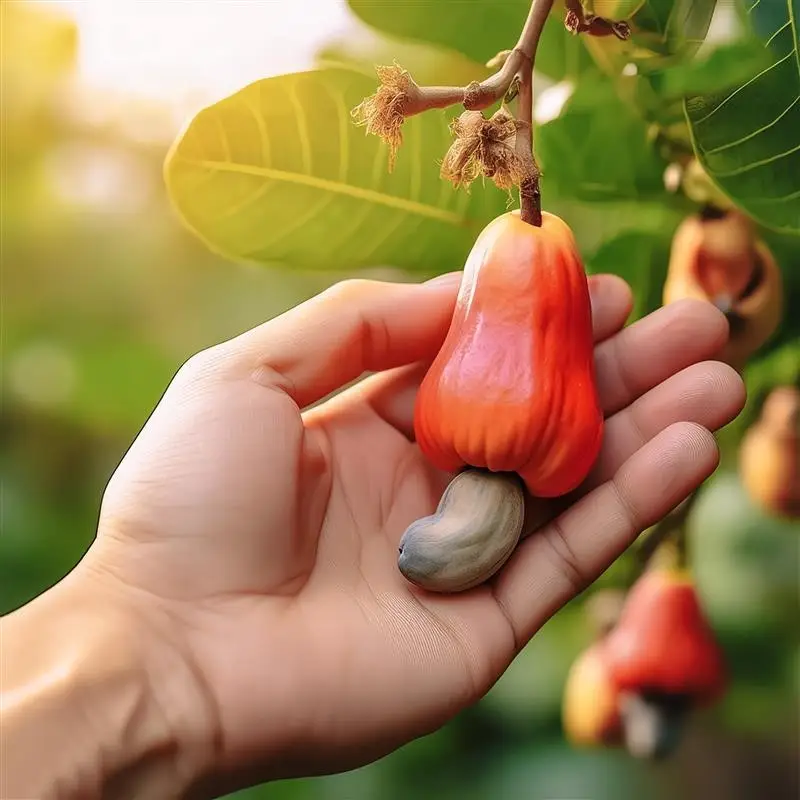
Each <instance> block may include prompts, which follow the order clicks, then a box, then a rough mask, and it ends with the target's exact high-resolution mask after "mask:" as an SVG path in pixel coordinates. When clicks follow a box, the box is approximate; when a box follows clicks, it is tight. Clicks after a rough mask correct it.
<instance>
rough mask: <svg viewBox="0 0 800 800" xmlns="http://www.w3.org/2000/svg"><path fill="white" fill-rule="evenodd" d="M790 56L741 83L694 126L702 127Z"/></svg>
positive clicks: (788, 54)
mask: <svg viewBox="0 0 800 800" xmlns="http://www.w3.org/2000/svg"><path fill="white" fill-rule="evenodd" d="M792 55H793V53H787V54H786V55H785V56H783V57H782V58H779V59H778V60H777V61H775V62H774V63H772V64H770V65H769V66H768V67H767V68H766V69H763V70H761V72H759V73H758V75H754V76H753V77H752V78H750V79H749V80H748V81H746V82H745V83H743V84H742V85H741V86H739V87H738V88H736V89H734V90H733V91H732V92H731V93H730V94H729V95H728V96H727V97H726V98H725V99H724V100H723V101H722V102H721V103H719V105H717V106H715V107H714V108H713V109H712V110H711V111H709V113H708V114H706V115H705V116H704V117H701V118H700V119H698V120H695V122H694V124H695V125H702V124H703V123H704V122H706V121H708V120H709V119H711V117H712V116H714V114H716V113H717V111H719V110H720V109H721V108H722V107H723V106H724V105H725V104H726V103H727V102H728V101H729V100H731V98H733V97H735V96H736V95H737V94H739V92H741V91H743V90H744V89H746V88H747V87H748V86H751V85H752V84H754V83H755V82H756V81H757V80H759V78H762V77H763V76H764V75H766V74H767V73H768V72H769V71H770V70H772V69H775V67H777V66H779V65H780V64H782V63H783V62H784V61H786V60H787V59H788V58H791V57H792Z"/></svg>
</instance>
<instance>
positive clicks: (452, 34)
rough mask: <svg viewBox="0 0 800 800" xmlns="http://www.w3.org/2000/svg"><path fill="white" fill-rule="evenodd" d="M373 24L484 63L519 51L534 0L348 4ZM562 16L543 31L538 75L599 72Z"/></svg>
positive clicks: (363, 0) (354, 0)
mask: <svg viewBox="0 0 800 800" xmlns="http://www.w3.org/2000/svg"><path fill="white" fill-rule="evenodd" d="M348 5H349V6H350V8H351V9H352V10H353V11H354V12H355V13H356V14H357V15H358V16H359V17H360V18H361V19H362V20H363V21H364V22H366V23H367V24H369V25H371V26H373V27H375V28H377V29H378V30H381V31H384V32H385V33H389V34H392V35H394V36H400V37H403V38H408V39H411V40H416V41H423V42H429V43H431V44H437V45H442V46H444V47H447V48H450V49H452V50H455V51H457V52H460V53H464V54H465V55H466V56H468V57H469V58H471V59H473V60H475V61H477V62H479V63H481V64H483V63H485V62H486V61H488V60H489V59H490V58H491V57H492V56H494V55H495V53H499V52H500V51H501V50H507V49H508V48H510V47H513V46H514V44H515V43H516V41H517V37H518V36H519V33H520V31H521V30H522V23H523V22H524V21H525V16H526V15H527V13H528V9H529V8H530V3H529V2H528V0H506V1H505V2H502V3H497V2H494V1H493V0H469V2H455V3H450V2H442V0H415V2H413V3H397V2H393V0H348ZM562 19H563V12H562V13H561V15H557V14H556V13H554V14H553V15H552V16H551V17H550V19H548V21H547V24H546V25H545V28H544V31H543V32H542V40H541V44H540V50H539V52H540V53H541V55H540V56H537V59H536V69H537V72H539V73H541V74H542V75H546V76H547V77H548V78H551V79H553V80H561V79H562V78H564V77H577V76H579V75H582V74H583V73H585V72H592V71H595V70H596V68H595V66H594V64H593V62H592V59H591V58H590V57H589V55H588V53H587V52H586V50H585V48H584V47H583V43H582V40H581V39H580V38H578V37H570V36H567V35H565V33H564V26H563V25H562V24H561V20H562Z"/></svg>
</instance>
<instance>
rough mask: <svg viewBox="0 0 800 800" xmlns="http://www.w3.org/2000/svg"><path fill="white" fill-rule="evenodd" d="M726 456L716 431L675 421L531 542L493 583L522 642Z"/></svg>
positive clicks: (505, 613) (518, 642)
mask: <svg viewBox="0 0 800 800" xmlns="http://www.w3.org/2000/svg"><path fill="white" fill-rule="evenodd" d="M718 463H719V452H718V450H717V445H716V442H715V440H714V436H713V434H712V433H711V432H710V431H708V430H707V429H706V428H704V427H702V426H701V425H696V424H694V423H690V422H679V423H676V424H674V425H670V426H669V427H668V428H666V429H665V430H663V431H661V432H660V433H659V434H658V435H657V436H655V437H654V438H653V439H651V440H650V441H649V442H647V444H645V445H644V446H643V447H641V448H639V449H638V450H636V452H634V453H633V455H632V456H631V457H630V458H629V459H627V461H625V463H624V464H623V465H622V466H621V467H620V468H619V469H618V470H617V471H616V472H615V474H614V476H613V478H611V479H610V480H608V481H606V482H605V483H603V484H601V485H600V486H598V487H597V488H596V489H594V490H593V491H592V492H590V493H589V494H587V495H586V496H585V497H583V498H581V499H580V500H579V501H578V502H577V503H575V505H573V506H571V507H570V508H569V509H568V510H567V511H565V512H564V513H563V514H561V515H560V516H559V517H557V518H556V519H555V520H553V522H551V523H550V524H549V525H547V526H546V527H545V528H543V529H542V530H540V531H539V532H538V533H536V535H534V536H531V537H529V538H528V539H527V540H526V541H524V542H523V543H522V544H521V545H520V546H519V547H518V548H517V550H516V552H515V553H514V555H513V556H512V557H511V559H510V560H509V562H508V563H507V564H506V566H505V567H504V568H503V570H502V571H501V572H500V574H499V575H498V577H497V578H496V579H495V581H494V584H493V591H494V596H495V599H496V601H497V603H498V605H499V606H500V608H501V610H502V611H503V613H504V615H505V617H506V619H507V620H508V622H509V624H510V625H511V627H512V629H513V631H514V636H515V640H516V644H517V646H518V647H522V646H524V644H525V643H526V642H527V641H528V640H529V639H530V638H531V637H532V636H533V635H534V633H535V632H536V631H537V630H538V629H539V627H540V626H541V625H542V624H543V623H544V622H545V621H546V620H547V619H548V618H549V617H551V616H552V615H553V614H554V613H555V612H556V611H557V610H558V609H559V608H561V607H562V606H563V605H564V604H565V603H566V602H568V601H569V600H570V599H572V598H573V597H575V596H576V595H577V594H578V593H579V592H580V591H582V590H583V589H584V588H585V587H586V586H588V585H589V584H590V583H591V582H592V581H593V580H595V579H596V578H597V577H599V575H600V574H602V573H603V572H604V571H605V570H606V569H608V567H610V566H611V564H612V563H613V561H614V560H615V559H616V558H618V557H619V556H620V555H621V554H622V553H623V551H624V550H625V549H626V548H627V547H628V546H629V545H630V544H631V543H632V542H633V541H634V540H635V538H636V537H637V536H638V535H639V534H640V533H641V532H642V531H644V530H646V529H647V528H649V527H650V526H651V525H653V524H655V522H657V521H658V520H659V519H661V518H662V517H664V516H665V515H666V514H668V513H669V512H670V511H671V510H672V509H673V508H675V506H677V505H678V504H679V503H681V502H682V501H683V500H685V499H686V498H687V497H688V496H689V495H690V494H691V493H692V492H693V491H694V490H695V489H696V488H697V487H698V486H700V485H701V484H702V483H703V481H704V480H706V478H708V477H709V475H711V474H712V473H713V472H714V470H715V469H716V467H717V465H718Z"/></svg>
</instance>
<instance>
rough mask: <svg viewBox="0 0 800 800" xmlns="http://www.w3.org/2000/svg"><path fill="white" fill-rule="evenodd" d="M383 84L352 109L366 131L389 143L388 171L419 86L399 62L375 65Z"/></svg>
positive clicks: (353, 114)
mask: <svg viewBox="0 0 800 800" xmlns="http://www.w3.org/2000/svg"><path fill="white" fill-rule="evenodd" d="M375 69H376V72H377V73H378V79H379V80H380V86H379V87H378V90H377V91H376V92H375V94H373V95H370V96H369V97H367V98H366V99H364V100H362V101H361V102H360V103H359V104H358V105H357V106H356V107H355V108H354V109H353V110H352V112H351V114H352V117H353V119H354V120H355V122H356V124H357V125H363V126H365V127H366V129H367V134H375V135H376V136H379V137H380V138H381V139H383V140H384V141H385V142H386V144H387V145H388V146H389V170H390V171H391V170H392V169H393V168H394V162H395V157H396V156H397V150H398V148H399V147H400V145H401V144H402V142H403V131H402V128H403V121H404V119H405V117H406V113H405V112H406V107H407V105H408V101H409V99H410V98H411V97H414V96H415V95H417V94H418V93H419V87H418V86H417V84H416V82H415V81H414V79H413V78H412V77H411V75H410V74H409V72H408V70H406V69H404V68H403V67H401V66H400V65H399V64H393V65H391V66H378V67H376V68H375Z"/></svg>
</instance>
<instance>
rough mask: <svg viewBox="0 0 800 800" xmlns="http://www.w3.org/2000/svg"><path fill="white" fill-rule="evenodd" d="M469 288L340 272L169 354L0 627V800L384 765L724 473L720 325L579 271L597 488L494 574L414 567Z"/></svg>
mask: <svg viewBox="0 0 800 800" xmlns="http://www.w3.org/2000/svg"><path fill="white" fill-rule="evenodd" d="M459 280H460V273H453V274H451V275H447V276H442V277H440V278H438V279H435V280H434V281H430V282H428V283H425V284H391V283H383V282H377V281H365V280H353V281H345V282H343V283H340V284H337V285H336V286H334V287H332V288H331V289H329V290H327V291H325V292H323V293H321V294H320V295H317V296H316V297H314V298H312V299H311V300H309V301H307V302H305V303H303V304H301V305H299V306H297V307H295V308H293V309H291V310H290V311H288V312H286V313H285V314H283V315H281V316H279V317H276V318H275V319H273V320H271V321H269V322H266V323H264V324H263V325H261V326H259V327H257V328H254V329H253V330H250V331H248V332H246V333H243V334H241V335H240V336H237V337H236V338H234V339H231V340H230V341H227V342H224V343H222V344H219V345H216V346H213V347H211V348H210V349H208V350H205V351H203V352H201V353H199V354H198V355H196V356H194V357H192V358H191V359H190V360H189V361H188V362H187V363H186V364H185V365H184V366H183V367H182V368H181V369H180V370H179V371H178V373H177V375H176V376H175V378H174V380H173V381H172V383H171V384H170V386H169V387H168V389H167V391H166V392H165V394H164V396H163V397H162V399H161V401H160V402H159V404H158V406H157V407H156V409H155V410H154V412H153V413H152V415H151V416H150V418H149V419H148V420H147V422H146V424H145V425H144V427H143V429H142V430H141V432H140V434H139V436H138V437H137V438H136V440H135V441H134V443H133V444H132V446H131V447H130V449H129V451H128V452H127V453H126V454H125V456H124V458H123V460H122V462H121V463H120V465H119V467H118V469H117V470H116V471H115V473H114V475H113V477H112V478H111V480H110V482H109V484H108V486H107V488H106V491H105V494H104V496H103V500H102V507H101V512H100V518H99V524H98V532H97V536H96V538H95V540H94V542H93V543H92V545H91V547H90V548H89V550H88V552H87V554H86V555H85V557H84V558H83V559H82V560H81V562H80V563H79V564H78V565H77V566H76V567H75V569H74V570H73V571H72V572H71V573H70V574H69V575H68V576H66V578H65V579H64V580H63V581H62V582H61V583H59V584H57V585H56V586H55V587H53V588H51V589H50V590H48V591H47V592H45V593H44V594H43V595H41V596H40V597H39V598H37V599H36V600H34V601H32V602H31V603H30V604H28V605H27V606H24V607H23V608H22V609H20V610H18V611H16V612H14V613H12V614H10V615H9V616H7V617H6V618H5V619H4V620H3V621H2V625H3V629H2V635H3V637H4V642H5V645H4V656H3V658H4V700H3V706H4V716H5V720H4V727H5V728H6V731H5V734H4V738H5V745H4V747H6V748H7V750H6V759H5V766H4V767H3V776H4V777H3V780H4V782H5V783H4V789H5V790H6V791H7V792H8V795H3V796H20V795H25V790H30V791H28V795H25V796H37V797H72V796H79V795H80V796H81V797H84V796H94V793H96V794H97V796H100V795H101V794H102V796H104V797H118V796H119V797H122V796H126V797H127V796H148V797H156V796H163V797H177V796H184V797H209V796H214V795H218V794H222V793H224V792H228V791H232V790H234V789H236V788H239V787H242V786H246V785H250V784H254V783H256V782H260V781H265V780H274V779H279V778H285V777H291V776H300V775H304V776H309V775H316V774H322V773H327V772H336V771H342V770H347V769H350V768H354V767H357V766H359V765H363V764H365V763H368V762H370V761H372V760H375V759H377V758H379V757H381V756H383V755H385V754H387V753H389V752H391V751H392V750H394V749H396V748H398V747H400V746H401V745H403V744H404V743H406V742H408V741H410V740H411V739H413V738H415V737H419V736H422V735H424V734H427V733H429V732H432V731H434V730H436V729H437V728H439V727H440V726H442V725H443V724H444V723H445V722H447V721H448V720H449V719H451V718H452V717H453V716H454V715H455V714H456V713H457V712H459V711H460V710H461V709H463V708H465V707H466V706H468V705H469V704H472V703H474V702H476V701H477V700H478V699H479V698H480V697H482V696H483V695H484V694H485V693H486V692H487V691H488V689H489V688H491V686H492V685H493V684H494V683H495V682H496V681H497V679H498V678H499V677H500V676H501V674H502V673H503V671H504V670H505V669H506V668H507V667H508V665H509V664H510V662H511V661H512V660H513V659H514V657H515V656H516V655H517V654H518V653H519V652H520V650H521V649H522V648H523V647H524V646H525V645H526V643H527V642H528V641H529V640H530V638H531V637H532V636H533V635H534V634H535V633H536V631H537V630H538V629H539V628H540V626H541V625H542V624H543V623H544V622H545V621H547V620H548V619H549V618H550V617H551V616H552V615H553V614H554V613H555V612H556V611H557V610H558V609H559V608H561V607H562V606H563V605H564V604H565V603H566V602H567V601H569V600H570V599H571V598H572V597H574V596H575V595H576V594H577V593H579V592H580V591H581V590H583V589H584V588H585V587H586V586H587V585H588V584H589V583H591V581H593V580H594V579H595V578H596V577H598V576H599V575H600V574H601V573H602V572H603V571H604V570H605V569H606V568H607V567H608V566H609V565H610V564H611V563H612V561H613V560H614V559H615V558H616V557H617V556H619V555H620V554H621V553H622V552H623V551H624V550H625V548H627V547H628V546H629V545H630V544H631V543H632V542H633V540H634V539H635V537H636V536H637V535H638V534H639V533H640V532H642V531H643V530H644V529H646V528H647V527H649V526H650V525H651V524H653V523H654V522H656V521H657V520H658V519H659V518H661V517H662V516H664V515H665V514H666V513H667V512H668V511H669V510H670V509H671V508H673V507H674V506H675V505H676V504H678V503H679V502H680V501H682V500H683V499H684V498H685V497H687V496H688V495H689V493H690V492H691V491H692V490H693V489H695V488H696V487H697V486H698V485H699V484H700V483H701V482H702V481H703V480H704V479H705V478H706V477H708V476H709V475H710V474H711V473H712V472H713V471H714V469H715V468H716V466H717V463H718V454H717V448H716V445H715V441H714V437H713V435H712V433H711V432H710V431H713V430H715V429H717V428H719V427H721V426H723V425H725V424H727V423H728V422H729V421H731V420H732V419H733V418H734V417H735V416H736V415H737V414H738V413H739V411H740V410H741V408H742V406H743V404H744V388H743V385H742V382H741V379H740V378H739V376H738V375H737V374H736V372H735V371H734V370H733V369H731V368H730V367H728V366H726V365H724V364H722V363H719V362H717V361H714V360H712V359H714V357H715V354H716V353H718V352H719V350H720V349H721V347H722V346H723V345H724V343H725V342H726V339H727V334H728V329H727V324H726V322H725V318H724V316H723V315H722V314H721V313H720V312H719V311H717V310H716V309H715V308H714V307H713V306H712V305H711V304H709V303H703V302H701V301H695V300H686V301H680V302H677V303H674V304H671V305H669V306H667V307H665V308H662V309H659V310H658V311H656V312H654V313H653V314H651V315H649V316H647V317H645V318H643V319H641V320H639V321H637V322H635V323H634V324H632V325H630V326H627V327H623V326H624V325H625V321H626V319H627V317H628V315H629V313H630V311H631V307H632V297H631V293H630V290H629V288H628V287H627V285H626V284H625V283H624V282H622V281H621V280H620V279H618V278H615V277H612V276H592V277H591V278H590V289H591V295H592V307H593V318H594V334H595V339H596V350H595V354H596V365H597V381H598V386H599V391H600V396H601V399H602V403H603V406H604V409H605V413H606V420H607V421H606V431H605V436H604V444H603V448H602V452H601V455H600V458H599V460H598V462H597V464H596V466H595V468H594V469H593V471H592V473H591V474H590V476H589V478H588V479H587V481H586V482H585V484H584V485H583V486H582V487H581V488H580V489H579V490H578V491H576V492H575V493H573V495H571V496H570V497H568V498H562V499H560V500H559V501H558V502H557V503H556V504H552V503H551V504H550V505H549V506H547V507H545V506H544V505H543V504H540V505H542V513H543V514H544V515H545V516H549V517H552V521H550V522H549V523H548V524H546V525H545V526H544V527H543V528H542V529H540V530H539V531H537V532H536V533H534V534H533V535H531V536H530V537H528V538H527V539H526V540H525V541H524V542H522V544H521V545H520V546H519V548H518V549H517V551H516V552H515V554H514V555H513V556H512V558H511V560H510V561H509V563H508V564H507V565H506V566H505V568H504V569H503V570H502V571H501V572H500V573H499V574H498V575H497V576H495V578H494V579H493V580H492V581H491V582H490V583H488V584H486V585H484V586H481V587H478V588H476V589H474V590H471V591H469V592H466V593H463V594H459V595H450V596H448V595H440V594H428V593H425V592H424V591H422V590H418V589H417V588H416V587H414V586H412V585H410V584H409V583H407V582H406V581H405V580H404V578H403V577H402V575H401V574H400V573H399V571H398V569H397V543H398V540H399V538H400V536H401V534H402V533H403V531H404V529H405V528H406V526H407V525H409V524H410V523H411V522H412V521H413V520H414V519H416V518H419V517H422V516H425V515H427V514H430V513H432V512H433V510H434V509H435V506H436V504H437V502H438V499H439V497H440V495H441V492H442V491H443V489H444V487H445V486H446V484H447V483H448V481H449V480H450V478H451V477H452V475H447V474H442V473H439V472H437V471H436V470H434V469H433V468H431V467H430V466H429V465H428V464H427V463H426V461H425V460H424V458H423V457H422V456H421V454H420V452H419V450H418V448H417V447H416V445H415V444H414V442H413V422H412V420H413V405H414V398H415V393H416V391H417V388H418V386H419V381H420V380H421V377H422V375H423V374H424V370H425V368H426V366H427V365H428V364H429V363H430V361H431V360H432V359H433V357H434V356H435V354H436V352H437V350H438V348H439V347H440V346H441V344H442V341H443V340H444V336H445V334H446V332H447V328H448V325H449V321H450V317H451V315H452V311H453V307H454V302H455V297H456V293H457V290H458V284H459ZM364 373H372V374H370V375H369V376H367V377H366V378H364V379H363V380H361V381H359V382H357V383H355V384H353V385H350V386H348V387H347V388H345V389H344V390H343V391H341V392H339V393H338V394H336V395H334V396H333V397H329V395H330V394H331V393H333V392H334V391H336V390H338V389H340V388H341V387H343V386H346V385H347V384H348V383H351V382H352V381H354V380H355V379H356V378H358V377H359V376H362V375H363V374H364ZM59 723H63V724H59ZM66 731H69V732H68V733H67V732H66ZM55 751H57V752H58V758H53V757H51V756H48V755H47V753H48V752H50V753H52V752H55ZM32 752H36V753H37V754H38V755H37V758H34V759H33V760H32V761H31V762H30V763H31V764H33V765H34V766H35V767H36V769H35V770H34V772H31V771H30V769H31V768H30V766H29V767H27V768H26V763H27V761H26V759H28V760H30V759H29V757H30V755H31V753H32ZM39 759H40V760H39ZM42 764H47V765H48V766H47V768H46V769H44V768H42V767H41V765H42ZM26 769H27V771H26ZM15 791H16V792H18V794H17V795H13V792H15ZM31 792H33V794H32V795H31Z"/></svg>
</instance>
